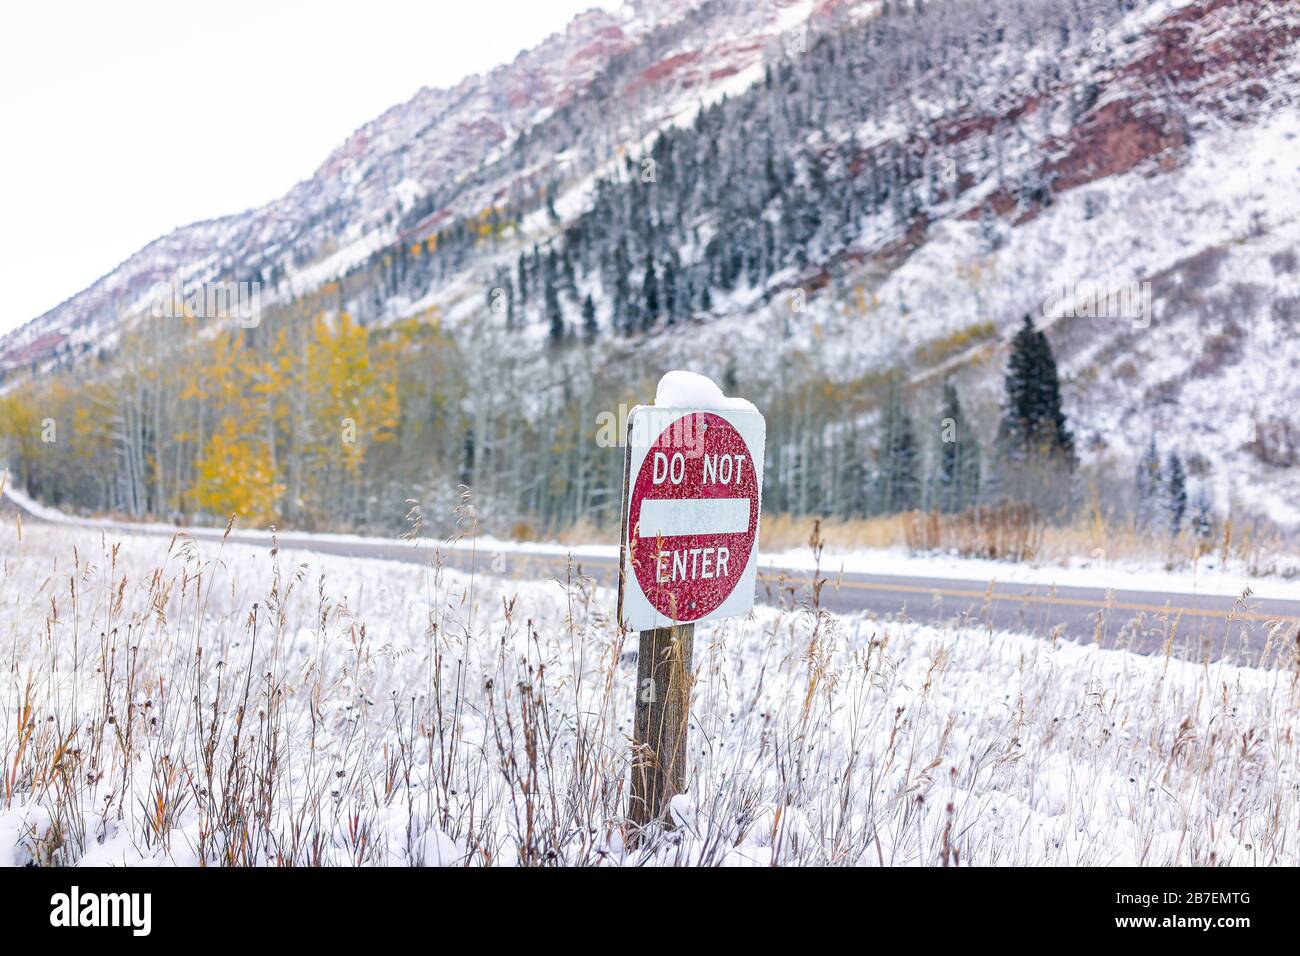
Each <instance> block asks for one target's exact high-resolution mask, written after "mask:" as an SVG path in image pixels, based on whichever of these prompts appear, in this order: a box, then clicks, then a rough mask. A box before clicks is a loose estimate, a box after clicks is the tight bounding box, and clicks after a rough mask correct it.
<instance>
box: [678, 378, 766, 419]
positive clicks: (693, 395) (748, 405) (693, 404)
mask: <svg viewBox="0 0 1300 956" xmlns="http://www.w3.org/2000/svg"><path fill="white" fill-rule="evenodd" d="M655 407H656V408H701V409H708V410H713V411H717V410H721V411H729V412H757V411H758V409H757V408H755V407H754V403H753V402H751V401H749V400H748V399H745V398H730V397H728V396H726V395H723V394H722V389H720V388H718V386H717V383H716V382H714V381H713V379H711V378H709V377H708V376H707V375H700V374H698V373H696V372H683V371H681V370H674V371H672V372H669V373H668V374H666V375H665V376H664V377H663V378H661V379H660V380H659V388H658V389H656V390H655Z"/></svg>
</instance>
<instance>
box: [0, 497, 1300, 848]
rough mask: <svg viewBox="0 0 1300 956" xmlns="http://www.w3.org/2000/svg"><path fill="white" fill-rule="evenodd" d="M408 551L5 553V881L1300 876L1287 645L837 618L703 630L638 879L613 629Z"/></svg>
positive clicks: (1166, 628)
mask: <svg viewBox="0 0 1300 956" xmlns="http://www.w3.org/2000/svg"><path fill="white" fill-rule="evenodd" d="M462 517H463V518H465V519H466V520H467V521H468V522H469V523H470V524H472V521H473V516H472V512H471V511H469V510H468V509H466V510H465V511H464V512H463V514H462ZM413 519H414V520H415V521H416V522H417V524H418V522H419V520H420V516H419V514H418V511H416V512H413ZM806 540H807V534H806V532H805V542H806ZM411 546H412V547H413V548H424V549H426V551H425V553H426V556H427V558H428V561H427V563H424V564H419V563H416V564H409V565H408V564H393V563H388V562H366V561H356V560H353V559H347V558H332V557H329V556H324V555H307V554H304V555H289V554H285V553H281V552H279V551H277V550H275V549H268V548H254V547H251V546H248V547H245V546H236V545H231V544H229V543H226V544H224V545H222V546H218V545H217V544H215V543H210V542H209V543H203V544H200V543H198V542H195V541H193V540H190V539H188V538H185V537H179V538H177V539H175V540H174V541H173V542H172V543H171V546H170V547H167V546H165V545H163V544H161V543H160V542H159V541H158V540H157V539H146V538H126V539H123V541H122V543H121V544H120V545H119V544H118V543H115V542H114V541H112V540H109V539H107V538H105V537H102V536H101V535H99V534H98V533H95V532H90V531H72V530H68V529H60V528H57V527H53V526H42V527H36V528H29V529H26V530H25V532H24V533H23V535H22V536H21V537H20V535H19V533H18V531H17V529H16V527H13V526H6V527H0V549H2V553H3V554H4V555H5V558H4V562H3V566H2V567H0V608H2V609H3V610H2V611H0V655H2V657H0V659H2V661H3V668H4V670H3V685H2V686H0V776H2V778H3V780H2V783H0V862H12V863H18V864H22V863H37V864H67V863H72V862H83V863H100V864H106V863H107V864H122V863H138V862H142V861H145V862H158V863H178V864H191V865H199V864H202V865H286V866H288V865H294V866H298V865H308V866H314V865H375V864H379V865H390V864H428V863H444V864H452V865H476V866H478V865H503V864H511V865H514V864H523V865H557V864H586V865H594V864H628V865H640V864H647V863H657V864H704V865H708V864H749V865H753V864H759V865H767V864H778V863H780V864H820V865H838V864H883V865H890V864H924V865H942V864H948V865H953V864H961V865H964V864H967V863H975V864H1062V863H1082V864H1100V863H1118V862H1129V863H1141V864H1168V863H1184V864H1186V863H1191V864H1205V863H1216V862H1218V863H1227V862H1232V863H1264V864H1288V865H1294V864H1295V863H1297V862H1300V844H1297V841H1296V840H1295V833H1296V829H1297V826H1300V807H1297V804H1296V801H1295V799H1294V788H1295V785H1296V782H1295V779H1294V773H1295V767H1296V765H1297V758H1298V757H1300V754H1297V752H1296V747H1297V737H1296V731H1297V730H1300V727H1298V726H1297V723H1298V720H1297V714H1298V713H1300V711H1298V709H1297V707H1298V704H1300V692H1298V690H1297V674H1298V673H1300V670H1298V669H1297V666H1296V660H1295V658H1294V644H1293V642H1292V641H1290V640H1289V638H1290V635H1289V634H1286V633H1283V632H1282V631H1280V630H1275V632H1274V634H1273V638H1272V640H1271V641H1270V646H1269V648H1268V649H1267V650H1266V652H1265V654H1264V656H1263V658H1261V659H1252V660H1251V662H1250V663H1251V664H1258V663H1261V662H1262V661H1268V662H1270V663H1273V664H1276V665H1277V666H1276V667H1275V668H1274V669H1271V670H1260V669H1255V668H1253V667H1238V666H1235V665H1233V664H1232V663H1230V662H1229V659H1230V658H1231V657H1232V656H1233V652H1234V650H1235V649H1236V646H1237V645H1236V638H1235V636H1234V632H1233V630H1232V627H1231V625H1229V626H1228V627H1227V628H1226V629H1225V631H1224V634H1223V636H1222V641H1221V643H1220V644H1219V646H1218V647H1216V648H1215V649H1214V653H1209V651H1208V649H1207V648H1205V647H1203V646H1202V645H1201V644H1200V643H1199V641H1197V640H1192V639H1191V638H1189V637H1187V636H1185V635H1184V634H1183V633H1182V632H1180V630H1179V622H1178V621H1177V620H1168V619H1162V620H1155V621H1149V622H1146V624H1144V625H1142V626H1144V627H1147V628H1155V629H1157V630H1158V631H1159V632H1160V633H1161V634H1163V635H1164V636H1165V643H1164V646H1165V653H1164V655H1163V656H1156V657H1140V656H1138V655H1135V654H1131V653H1128V652H1127V651H1124V650H1099V649H1098V648H1097V647H1087V648H1085V647H1080V646H1078V645H1074V644H1070V643H1067V642H1063V641H1058V640H1055V639H1053V638H1052V636H1051V635H1048V636H1047V637H1046V638H1045V639H1044V638H1035V637H1029V636H1020V635H1008V634H997V633H993V632H991V631H989V630H988V629H987V627H985V626H983V625H982V624H981V622H980V621H979V620H978V619H973V620H963V621H959V622H954V624H952V625H951V626H947V627H923V626H919V625H917V624H914V623H910V622H907V621H901V620H900V621H877V620H873V619H870V618H867V617H864V616H855V617H839V616H835V615H830V614H827V613H825V612H824V611H822V610H821V609H820V608H818V607H817V605H816V594H818V593H819V592H818V591H817V590H816V589H814V590H812V591H806V590H805V591H803V592H800V593H801V597H800V603H797V604H793V605H787V606H781V607H764V608H760V609H758V610H756V611H755V613H754V615H753V616H751V617H750V618H747V619H737V620H733V621H728V622H724V623H721V624H719V625H716V626H702V627H701V628H700V629H699V631H698V633H697V636H696V656H695V671H694V674H693V682H694V686H693V701H692V721H691V726H690V760H691V767H690V775H689V779H690V781H691V787H690V791H689V793H687V794H685V795H683V796H681V797H680V798H678V799H677V800H676V801H674V803H673V807H672V822H673V823H674V824H675V825H674V826H673V827H671V828H665V827H662V826H660V825H659V824H658V823H653V824H651V825H650V827H649V828H648V829H647V830H646V831H645V832H644V833H641V834H639V835H640V837H641V838H640V839H639V840H638V842H637V846H636V849H635V850H629V849H628V837H629V836H630V835H631V833H630V831H629V829H628V824H627V822H626V805H627V794H626V783H627V780H628V773H629V758H630V748H629V744H628V735H629V732H630V728H631V717H632V701H633V693H634V688H635V679H636V661H635V654H634V652H633V651H632V648H631V646H630V644H629V642H628V640H627V635H625V634H622V633H620V631H619V630H618V629H617V628H616V627H614V626H613V625H612V624H611V622H610V620H609V610H608V607H609V603H610V595H609V594H608V593H607V592H601V591H598V590H596V589H594V588H593V587H592V584H591V582H590V581H586V580H582V579H578V578H576V577H574V576H573V575H572V574H570V575H568V576H567V577H566V578H565V579H563V580H560V581H552V582H540V583H533V582H513V581H508V580H503V579H500V578H494V577H484V576H482V575H462V574H455V573H451V572H449V571H445V570H444V569H442V568H441V567H440V566H439V562H438V560H437V556H436V552H434V551H433V550H432V549H430V545H429V542H425V541H422V540H420V538H419V535H418V531H417V533H416V534H415V536H414V539H413V540H412V542H411ZM829 586H833V584H832V585H829ZM1110 630H1111V627H1110V625H1109V624H1108V623H1107V622H1106V620H1105V616H1104V615H1099V620H1098V642H1099V643H1100V644H1102V645H1108V644H1113V643H1115V642H1117V641H1118V642H1119V644H1120V646H1123V644H1124V642H1125V641H1126V640H1127V639H1128V638H1130V637H1131V636H1132V628H1131V627H1129V628H1126V629H1125V630H1121V631H1120V632H1117V633H1113V634H1112V633H1110ZM1126 634H1127V635H1128V637H1126V636H1125V635H1126ZM1184 654H1185V655H1186V656H1188V657H1190V658H1191V659H1192V662H1190V663H1182V662H1180V660H1179V659H1178V658H1179V657H1180V655H1184Z"/></svg>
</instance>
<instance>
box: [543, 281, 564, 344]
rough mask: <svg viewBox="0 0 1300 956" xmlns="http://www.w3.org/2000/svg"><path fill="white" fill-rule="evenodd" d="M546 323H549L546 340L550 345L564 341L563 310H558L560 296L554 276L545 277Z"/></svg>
mask: <svg viewBox="0 0 1300 956" xmlns="http://www.w3.org/2000/svg"><path fill="white" fill-rule="evenodd" d="M545 300H546V321H547V322H548V323H549V327H548V329H547V333H546V338H547V340H548V341H549V342H550V343H551V345H559V344H560V343H561V342H563V341H564V310H563V309H561V308H560V294H559V292H558V291H556V288H555V278H554V276H551V275H547V277H546V291H545Z"/></svg>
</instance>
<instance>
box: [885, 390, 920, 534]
mask: <svg viewBox="0 0 1300 956" xmlns="http://www.w3.org/2000/svg"><path fill="white" fill-rule="evenodd" d="M882 438H883V440H882V442H881V446H880V452H879V457H878V461H877V466H876V483H877V495H876V497H877V500H878V502H879V504H880V507H881V509H882V510H883V513H885V514H895V513H897V512H900V511H911V510H913V509H914V508H918V507H920V505H921V477H920V461H919V457H920V456H919V454H918V449H917V444H916V433H915V431H914V430H913V428H912V421H911V419H910V418H909V417H908V415H907V410H906V409H905V408H904V407H903V398H902V394H901V390H900V389H899V388H898V386H897V385H893V386H891V387H890V390H889V403H888V405H887V406H886V408H885V421H884V429H883V436H882Z"/></svg>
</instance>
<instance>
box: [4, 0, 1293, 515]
mask: <svg viewBox="0 0 1300 956" xmlns="http://www.w3.org/2000/svg"><path fill="white" fill-rule="evenodd" d="M1298 93H1300V10H1297V8H1296V6H1295V5H1294V4H1290V3H1284V2H1272V0H1240V2H1227V0H1150V2H1142V0H1016V2H1013V3H993V2H991V0H947V2H944V3H935V2H931V3H925V4H910V3H907V4H901V3H892V4H882V3H879V2H865V0H864V2H853V0H843V2H835V0H818V2H811V0H770V2H765V3H739V2H712V3H688V2H675V0H646V2H643V3H638V4H634V5H631V6H629V7H627V8H624V10H623V11H621V12H619V13H615V14H604V13H591V14H587V15H584V16H583V17H579V18H578V19H577V20H575V21H574V23H573V24H571V25H570V27H569V28H568V30H566V31H565V33H564V34H560V35H557V36H556V37H553V38H551V39H550V40H548V41H547V42H546V43H545V44H543V45H542V46H540V47H538V48H537V49H536V50H533V51H530V52H528V53H526V54H521V56H520V57H519V58H518V59H517V60H516V61H515V63H513V64H511V65H509V66H507V67H502V68H501V69H499V70H497V71H494V72H493V73H492V74H490V75H489V76H487V77H482V78H478V77H475V78H470V79H468V80H466V81H465V82H464V83H462V84H461V85H460V86H458V87H457V88H456V89H454V90H450V91H424V92H422V93H421V94H420V95H418V96H417V97H416V98H415V99H413V100H412V101H411V102H410V103H408V104H403V105H402V106H399V107H395V108H394V109H393V110H391V111H389V113H387V114H385V115H384V116H383V117H381V118H380V119H378V120H376V121H375V122H374V123H372V124H370V125H368V126H367V127H365V128H363V129H362V130H360V131H358V132H357V133H356V134H354V136H353V137H352V138H351V139H350V140H349V141H348V143H346V144H345V145H344V146H343V147H341V148H340V150H338V151H337V152H336V153H335V155H333V156H332V157H331V158H330V159H329V160H328V161H327V162H326V163H325V164H324V165H323V166H322V167H321V169H320V170H318V172H317V174H316V175H315V177H313V179H312V180H309V181H307V182H305V183H303V184H302V185H300V186H299V187H298V188H297V189H295V190H294V191H293V192H292V193H290V195H289V196H287V197H285V199H284V200H281V201H280V202H279V203H275V204H272V206H270V207H267V208H266V209H263V210H256V211H253V212H249V213H244V214H241V215H240V216H235V217H230V218H229V219H226V220H221V221H218V222H214V223H207V224H199V225H196V226H194V227H189V228H188V229H186V230H178V231H177V233H174V234H173V235H171V236H168V237H164V238H163V239H161V240H159V241H158V242H156V243H154V244H153V245H152V246H150V247H148V248H147V249H146V250H143V251H142V252H141V253H140V254H138V255H137V256H136V257H134V258H133V259H132V260H130V261H129V262H128V263H126V264H124V266H123V267H122V268H120V269H119V270H117V271H115V272H114V273H113V274H111V275H110V276H107V277H105V279H104V280H101V282H100V283H98V284H96V286H93V287H92V288H91V289H89V290H87V291H86V292H85V293H82V294H81V295H79V296H77V297H74V298H73V299H72V300H70V301H69V302H68V303H65V305H64V306H61V307H60V308H59V309H56V310H54V312H52V313H50V314H48V315H47V316H43V317H41V318H40V319H38V320H36V321H34V322H33V323H31V324H30V325H29V326H27V327H24V328H23V329H21V330H19V331H18V332H17V333H14V334H13V335H11V336H9V337H8V338H7V339H5V340H3V341H0V368H3V367H6V366H7V367H9V368H11V369H13V368H18V367H22V366H28V365H36V366H40V365H41V364H42V363H48V362H49V361H50V359H51V358H53V357H59V353H60V352H61V351H62V350H67V349H69V348H70V347H73V348H76V349H90V348H94V347H100V346H104V345H111V333H112V331H113V330H114V329H115V328H117V327H119V325H120V323H121V322H122V321H124V317H129V316H130V315H131V314H132V312H133V310H138V309H139V308H140V307H141V301H140V296H141V295H143V292H144V290H146V289H147V288H148V287H149V285H150V284H151V283H152V282H154V281H157V280H158V279H159V278H165V277H167V276H168V275H169V274H170V271H171V270H172V269H174V268H176V267H178V266H179V267H181V268H183V269H184V270H185V271H186V273H187V274H194V275H208V276H218V275H220V276H236V277H254V278H260V279H261V280H262V281H263V283H264V284H265V285H266V287H267V288H268V289H269V290H270V294H269V299H270V301H271V302H272V304H273V306H274V305H276V304H279V305H280V306H284V307H292V306H293V305H295V304H296V303H299V302H306V303H309V305H308V306H307V307H308V308H312V309H317V308H337V309H346V310H347V311H349V312H351V313H352V314H353V315H354V316H357V317H358V318H360V320H361V321H363V322H366V323H371V324H382V323H385V322H388V321H392V320H394V319H401V318H406V317H411V316H420V315H425V314H431V313H436V315H437V316H438V317H439V319H440V321H442V322H445V323H446V324H447V326H448V327H449V328H451V329H453V330H458V331H463V332H468V333H472V334H473V335H475V336H482V337H484V341H486V342H488V343H490V344H489V345H488V346H486V348H487V350H488V351H492V350H500V349H502V348H509V349H510V350H511V351H512V352H513V353H515V354H518V355H519V356H521V360H522V361H523V362H524V363H525V364H527V363H530V362H531V363H532V364H533V365H534V366H535V367H536V368H537V369H538V370H539V371H541V370H546V369H547V367H548V366H549V365H550V364H552V361H553V352H552V351H551V350H550V348H549V346H550V345H555V344H556V342H558V341H562V342H563V343H565V344H564V348H569V347H570V346H573V347H576V346H577V343H578V340H579V338H582V339H585V340H586V343H587V345H586V347H587V348H588V349H589V353H588V354H587V360H588V361H589V362H590V363H591V364H592V365H593V366H598V365H603V366H605V367H606V368H614V367H615V366H620V365H621V366H622V367H626V368H636V369H656V368H665V367H680V366H686V367H692V368H696V369H698V370H700V371H703V372H706V373H709V374H712V375H713V376H714V377H716V378H719V379H723V378H725V377H726V376H727V375H728V374H736V373H738V372H739V373H740V374H741V375H742V376H743V378H744V381H745V383H746V387H747V388H748V389H750V391H751V393H754V394H757V390H759V389H760V388H761V387H764V386H765V385H767V384H770V383H781V385H782V387H787V386H788V387H794V385H797V383H798V382H799V381H801V380H806V381H808V382H813V381H816V382H826V383H830V385H829V386H828V387H833V388H843V389H844V390H845V391H846V392H848V393H851V394H856V395H861V394H863V393H870V392H871V389H872V386H871V383H872V382H874V381H878V380H879V377H880V376H882V375H884V374H885V373H889V372H896V371H903V372H904V373H905V374H906V377H907V379H908V381H910V382H911V384H912V385H913V387H914V388H915V389H916V390H917V391H919V392H921V393H924V392H925V390H926V389H931V388H933V387H934V385H935V384H936V383H937V382H938V381H939V380H940V379H941V378H942V377H943V376H947V375H952V376H955V377H956V378H957V379H958V380H959V382H960V384H961V388H962V393H963V396H964V399H963V400H964V401H965V402H967V403H968V404H969V405H970V406H972V407H973V408H974V409H975V411H976V415H975V418H976V420H977V421H978V422H981V423H983V425H982V427H983V430H984V431H985V432H988V431H989V430H990V429H991V427H992V423H994V422H996V419H997V403H998V398H999V389H1000V373H1001V367H1002V363H1003V355H1004V351H1003V348H1004V343H1005V341H1006V340H1007V339H1008V338H1009V335H1010V332H1011V330H1012V329H1013V328H1014V327H1015V326H1016V325H1017V324H1018V323H1019V321H1020V318H1021V316H1023V315H1025V314H1030V315H1033V316H1035V318H1037V319H1038V321H1039V322H1040V323H1041V324H1044V325H1045V326H1046V327H1047V328H1048V331H1049V336H1050V337H1051V339H1052V341H1053V344H1054V346H1055V348H1056V351H1057V353H1058V357H1059V358H1060V361H1061V368H1062V373H1063V375H1064V377H1065V387H1066V399H1067V411H1068V412H1069V414H1070V416H1071V424H1072V427H1073V428H1074V430H1075V432H1076V435H1077V436H1078V438H1079V445H1080V449H1081V451H1082V453H1083V455H1084V458H1085V461H1087V462H1090V463H1092V464H1094V465H1098V466H1100V465H1108V466H1113V468H1114V469H1115V470H1116V473H1117V474H1119V475H1122V476H1127V475H1129V474H1131V459H1132V458H1133V456H1134V454H1135V452H1136V450H1137V449H1139V448H1140V447H1142V446H1143V445H1145V443H1146V442H1147V440H1148V439H1149V438H1150V437H1151V436H1152V435H1155V436H1156V437H1157V438H1158V440H1159V442H1160V445H1161V448H1162V450H1173V449H1177V450H1179V451H1180V452H1181V453H1182V454H1183V456H1184V457H1185V458H1187V459H1188V462H1189V470H1190V471H1191V476H1192V479H1193V481H1194V482H1195V484H1196V485H1197V486H1198V487H1203V488H1204V489H1206V490H1207V491H1208V492H1210V493H1211V494H1212V495H1213V497H1214V498H1215V500H1216V503H1217V505H1218V506H1219V507H1220V508H1226V507H1228V506H1229V505H1234V504H1235V505H1242V506H1245V507H1247V508H1249V509H1251V510H1255V511H1260V512H1265V513H1268V514H1270V515H1271V516H1273V517H1274V518H1275V519H1277V520H1280V521H1285V522H1292V521H1296V520H1300V511H1298V510H1297V509H1296V508H1295V506H1294V505H1293V504H1291V502H1292V501H1293V500H1294V493H1295V492H1297V491H1300V481H1298V480H1297V477H1296V474H1295V472H1296V469H1295V467H1294V466H1295V465H1296V464H1297V462H1298V461H1300V433H1298V431H1297V429H1296V428H1295V426H1294V425H1292V424H1291V422H1290V419H1289V417H1288V415H1287V414H1286V411H1287V409H1288V408H1291V407H1294V405H1295V402H1296V400H1297V399H1298V398H1300V396H1298V395H1297V394H1296V391H1297V386H1295V385H1294V384H1292V381H1291V378H1290V377H1288V376H1287V375H1286V374H1285V371H1286V369H1288V368H1289V367H1293V366H1294V363H1295V360H1296V359H1297V358H1298V357H1300V356H1297V355H1295V354H1293V353H1294V352H1295V351H1296V350H1297V347H1296V346H1295V345H1294V344H1293V341H1294V336H1293V334H1292V332H1293V327H1294V324H1295V321H1296V315H1297V312H1298V311H1300V310H1298V309H1297V305H1296V303H1297V301H1298V294H1297V290H1296V285H1297V281H1298V280H1297V273H1298V272H1300V269H1298V268H1297V265H1296V261H1295V255H1294V253H1293V252H1292V251H1291V250H1292V249H1293V247H1294V244H1295V239H1296V233H1297V231H1298V230H1300V226H1298V225H1297V219H1296V217H1297V213H1300V209H1298V208H1297V201H1296V199H1295V197H1296V195H1297V192H1296V187H1297V185H1300V182H1298V180H1300V169H1298V168H1297V162H1296V159H1295V157H1296V155H1297V150H1296V148H1295V145H1296V144H1295V137H1296V135H1297V133H1300V129H1298V128H1297V122H1296V119H1295V117H1296V113H1295V101H1296V96H1297V94H1298ZM702 106H703V107H704V109H701V107H702ZM643 276H644V277H645V278H644V279H643ZM650 280H652V281H653V288H654V289H655V292H656V297H655V305H654V308H650V307H648V306H647V304H646V302H645V298H646V296H645V290H646V289H649V288H651V284H650ZM1131 283H1139V284H1141V283H1150V300H1151V305H1152V311H1151V314H1150V315H1149V316H1147V317H1145V319H1143V320H1142V321H1140V322H1135V321H1134V320H1133V319H1132V318H1131V317H1120V318H1076V317H1070V316H1068V315H1066V314H1063V312H1068V307H1069V306H1071V305H1073V304H1074V300H1076V299H1080V298H1086V297H1087V296H1088V294H1089V292H1097V291H1101V292H1105V291H1107V290H1114V289H1118V288H1124V287H1126V286H1128V285H1129V284H1131ZM502 291H504V292H507V293H508V294H507V295H506V299H507V300H508V302H509V303H510V304H509V309H508V311H505V310H503V311H502V312H497V311H496V310H494V309H491V308H489V307H488V303H489V302H490V301H492V298H493V295H494V294H495V293H498V292H502ZM1063 292H1064V294H1062V293H1063ZM587 297H590V301H591V304H592V312H593V318H592V321H591V323H590V326H591V327H590V328H588V327H587V325H586V323H587V320H586V318H585V317H584V309H585V303H584V299H586V298H587ZM666 299H668V300H670V302H665V301H664V300H666ZM683 329H689V333H688V334H684V333H683ZM488 374H490V373H488ZM522 379H523V380H524V381H527V380H529V375H527V374H524V375H523V376H522ZM508 398H510V399H513V400H515V401H518V402H519V403H520V404H521V405H522V407H523V408H524V409H525V411H527V410H528V407H529V406H528V402H529V401H530V396H529V395H527V394H524V395H518V396H508ZM861 410H862V403H861V402H859V403H858V405H857V406H855V407H854V408H852V409H849V410H848V411H849V412H852V413H854V414H856V413H859V412H861ZM920 424H921V425H922V426H923V427H926V428H928V426H929V424H930V423H929V422H924V421H923V422H920ZM981 437H982V438H984V439H986V440H987V439H989V438H991V435H990V434H983V435H981Z"/></svg>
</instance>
